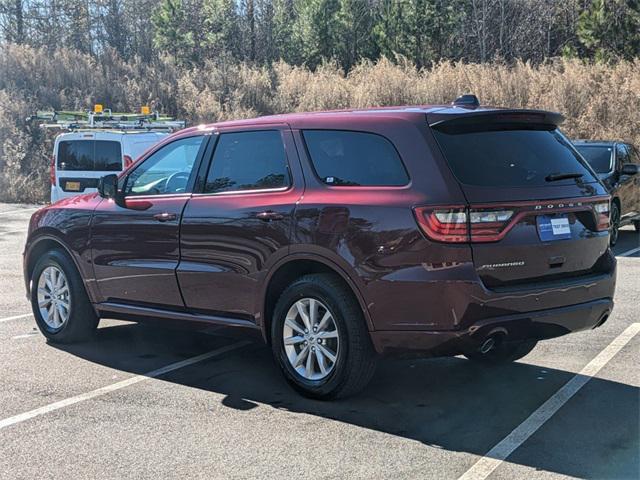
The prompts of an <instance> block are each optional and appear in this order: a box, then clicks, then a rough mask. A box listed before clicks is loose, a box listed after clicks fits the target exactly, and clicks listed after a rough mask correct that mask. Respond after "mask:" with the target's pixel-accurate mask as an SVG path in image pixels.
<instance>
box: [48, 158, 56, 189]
mask: <svg viewBox="0 0 640 480" xmlns="http://www.w3.org/2000/svg"><path fill="white" fill-rule="evenodd" d="M49 181H50V182H51V185H55V184H56V156H55V155H51V163H50V164H49Z"/></svg>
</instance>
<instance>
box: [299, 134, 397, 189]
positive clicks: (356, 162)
mask: <svg viewBox="0 0 640 480" xmlns="http://www.w3.org/2000/svg"><path fill="white" fill-rule="evenodd" d="M303 135H304V140H305V143H306V144H307V149H308V150H309V155H310V157H311V161H312V162H313V167H314V169H315V171H316V173H317V175H318V176H319V177H320V179H321V180H322V181H323V182H324V183H326V184H328V185H336V186H402V185H406V184H407V183H408V182H409V176H408V175H407V171H406V170H405V168H404V165H403V164H402V160H401V159H400V155H399V154H398V152H397V151H396V149H395V147H394V146H393V144H392V143H391V142H390V141H389V140H387V139H386V138H384V137H383V136H381V135H376V134H374V133H366V132H352V131H344V130H305V131H304V132H303Z"/></svg>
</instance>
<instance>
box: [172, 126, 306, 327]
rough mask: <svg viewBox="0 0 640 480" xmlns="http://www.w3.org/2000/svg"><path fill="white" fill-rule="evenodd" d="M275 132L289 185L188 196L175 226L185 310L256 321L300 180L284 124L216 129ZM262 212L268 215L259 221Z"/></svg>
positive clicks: (285, 247)
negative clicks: (280, 142)
mask: <svg viewBox="0 0 640 480" xmlns="http://www.w3.org/2000/svg"><path fill="white" fill-rule="evenodd" d="M261 129H264V130H279V131H280V132H281V135H282V139H283V142H284V146H285V151H286V155H287V160H288V164H289V170H290V174H291V183H292V187H290V188H287V189H276V190H272V191H269V190H263V191H259V190H256V191H240V192H224V193H217V194H194V196H193V197H192V198H191V200H190V201H189V203H188V204H187V206H186V209H185V212H184V216H183V221H182V227H181V261H180V265H179V267H178V270H177V276H178V281H179V284H180V288H181V290H182V293H183V296H184V299H185V303H186V306H187V308H188V310H189V311H191V312H194V313H201V314H210V315H224V316H229V317H234V318H242V319H248V320H251V321H255V322H256V323H258V324H259V323H260V322H261V318H260V314H261V313H260V312H261V303H262V298H261V297H260V294H261V292H262V282H263V281H264V278H265V276H266V275H267V273H268V271H269V270H270V268H271V267H272V266H273V265H274V264H275V263H277V262H278V261H279V260H280V259H281V258H283V257H284V256H286V255H287V253H288V252H289V244H290V236H291V231H292V225H293V221H294V210H295V208H296V203H297V201H298V200H299V199H300V198H301V196H302V194H303V192H304V180H303V177H302V172H301V169H300V163H299V160H298V155H297V152H296V148H295V144H294V142H293V139H292V136H291V132H290V130H289V128H288V126H286V125H281V124H280V125H271V126H266V127H264V126H262V127H258V128H239V129H238V128H235V129H233V128H231V129H221V130H220V133H221V134H224V133H226V132H242V131H249V130H251V131H255V130H261ZM264 212H268V213H269V214H270V215H271V216H272V218H273V219H268V218H266V219H261V218H260V214H261V213H264Z"/></svg>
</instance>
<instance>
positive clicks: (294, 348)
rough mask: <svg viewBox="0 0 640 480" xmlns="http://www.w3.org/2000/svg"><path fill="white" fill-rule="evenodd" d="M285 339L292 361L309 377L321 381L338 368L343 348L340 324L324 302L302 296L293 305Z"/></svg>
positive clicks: (307, 378) (284, 332)
mask: <svg viewBox="0 0 640 480" xmlns="http://www.w3.org/2000/svg"><path fill="white" fill-rule="evenodd" d="M282 339H283V343H284V350H285V353H286V355H287V358H288V360H289V363H290V364H291V366H292V367H293V369H294V370H295V371H296V372H297V373H298V374H299V375H300V376H302V377H303V378H305V379H306V380H322V379H324V378H325V377H327V376H328V375H329V374H330V373H331V372H332V371H333V369H334V368H335V365H336V362H337V359H338V351H339V348H340V337H339V335H338V326H337V323H336V321H335V319H334V318H333V314H332V313H331V311H330V310H329V308H328V307H327V306H326V305H325V304H324V303H322V302H321V301H319V300H317V299H315V298H302V299H300V300H298V301H296V302H295V303H294V304H293V305H291V308H289V311H288V312H287V316H286V318H285V322H284V328H283V330H282Z"/></svg>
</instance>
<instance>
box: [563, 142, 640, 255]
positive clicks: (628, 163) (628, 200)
mask: <svg viewBox="0 0 640 480" xmlns="http://www.w3.org/2000/svg"><path fill="white" fill-rule="evenodd" d="M574 145H575V147H576V149H577V150H578V151H579V152H580V154H581V155H582V156H583V157H584V158H585V159H586V160H587V162H589V164H590V165H591V167H592V168H593V169H594V170H595V172H596V173H597V174H598V177H600V179H601V180H602V183H604V185H605V187H607V190H608V191H609V193H610V194H611V197H612V200H611V245H615V244H616V242H617V241H618V229H619V228H620V227H622V226H624V225H628V224H633V226H634V227H635V229H636V232H640V176H639V175H638V170H639V169H640V153H638V150H637V149H636V147H634V146H633V145H631V144H629V143H621V142H607V141H600V140H577V141H575V142H574Z"/></svg>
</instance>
